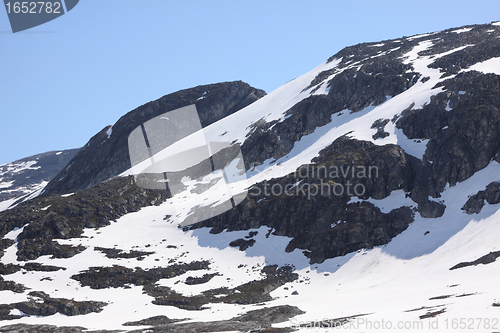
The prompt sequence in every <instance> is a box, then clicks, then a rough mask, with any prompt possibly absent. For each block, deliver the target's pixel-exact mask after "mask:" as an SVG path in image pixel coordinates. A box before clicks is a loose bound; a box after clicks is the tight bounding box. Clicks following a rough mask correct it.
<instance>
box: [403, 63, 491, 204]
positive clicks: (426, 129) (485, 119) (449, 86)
mask: <svg viewBox="0 0 500 333" xmlns="http://www.w3.org/2000/svg"><path fill="white" fill-rule="evenodd" d="M437 87H442V88H443V89H445V91H444V92H442V93H439V94H437V95H435V96H433V97H432V98H431V102H430V103H429V104H427V105H425V106H424V107H423V108H422V109H417V110H413V109H409V110H406V111H405V112H403V113H402V114H401V118H400V119H399V120H398V121H397V123H396V125H397V127H399V128H401V129H402V130H403V133H404V134H405V135H406V136H407V137H408V138H409V139H429V143H428V144H427V150H426V152H425V155H424V161H423V163H426V162H427V161H430V163H429V164H428V168H429V172H431V175H430V177H431V182H432V184H430V187H431V188H433V189H428V191H429V190H430V191H432V192H434V194H433V193H432V192H431V193H429V195H431V196H433V197H436V193H440V192H442V191H443V190H444V187H445V186H446V184H449V185H450V186H454V185H455V184H456V183H457V182H462V181H464V180H466V179H468V178H469V177H471V176H472V175H473V174H474V173H475V172H477V171H479V170H481V169H483V168H485V167H486V166H487V165H488V164H489V163H490V162H491V161H492V160H494V159H496V160H497V161H500V158H499V157H498V156H500V155H499V153H500V94H499V93H500V76H497V75H493V74H482V73H478V72H466V73H462V74H459V75H457V76H456V77H455V78H453V79H449V80H446V81H444V82H442V83H441V84H439V85H438V86H437ZM437 87H436V88H437Z"/></svg>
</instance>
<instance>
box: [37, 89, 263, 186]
mask: <svg viewBox="0 0 500 333" xmlns="http://www.w3.org/2000/svg"><path fill="white" fill-rule="evenodd" d="M264 95H265V92H264V91H263V90H259V89H255V88H252V87H251V86H249V85H248V84H246V83H243V82H241V81H237V82H225V83H219V84H211V85H205V86H198V87H195V88H191V89H186V90H181V91H178V92H176V93H173V94H170V95H166V96H164V97H162V98H160V99H158V100H156V101H153V102H149V103H147V104H145V105H142V106H140V107H138V108H137V109H135V110H133V111H130V112H129V113H127V114H126V115H124V116H123V117H121V118H120V119H119V120H118V121H117V122H116V123H115V124H114V125H113V126H112V133H111V135H110V136H109V138H108V134H107V132H108V130H109V129H110V128H111V126H108V127H106V128H104V129H103V130H102V131H101V132H99V133H98V134H96V135H95V136H94V137H93V138H91V139H90V141H89V142H88V143H87V144H86V145H85V146H84V147H83V148H82V149H81V151H80V152H79V153H78V154H77V155H76V156H75V157H74V159H73V160H71V162H70V163H69V165H68V166H67V167H66V168H64V169H63V170H62V171H61V172H60V173H59V174H58V175H57V177H56V178H54V180H53V181H51V182H50V183H49V184H48V185H47V187H46V191H45V193H44V195H54V194H64V193H69V192H74V191H77V190H82V189H86V188H89V187H90V186H92V185H94V184H97V183H99V182H102V181H105V180H107V179H110V178H112V177H114V176H116V175H119V174H120V173H122V172H124V171H126V170H127V169H129V168H130V167H131V165H130V157H129V152H128V136H129V134H130V133H131V132H132V131H133V130H134V129H135V128H136V127H137V126H140V125H141V124H142V123H144V122H145V121H148V120H150V119H152V118H154V117H156V116H158V115H161V114H163V113H166V112H168V111H172V110H175V109H178V108H181V107H184V106H188V105H191V104H196V107H197V110H198V113H199V117H200V121H201V124H202V126H208V125H210V124H212V123H214V122H216V121H218V120H220V119H222V118H224V117H226V116H228V115H230V114H232V113H234V112H236V111H238V110H240V109H242V108H243V107H245V106H247V105H249V104H251V103H253V102H254V101H256V100H258V99H259V98H261V97H263V96H264Z"/></svg>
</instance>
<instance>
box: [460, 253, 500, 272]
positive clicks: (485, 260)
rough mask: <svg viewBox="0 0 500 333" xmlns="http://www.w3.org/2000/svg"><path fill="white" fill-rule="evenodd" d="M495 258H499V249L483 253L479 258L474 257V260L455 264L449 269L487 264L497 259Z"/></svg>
mask: <svg viewBox="0 0 500 333" xmlns="http://www.w3.org/2000/svg"><path fill="white" fill-rule="evenodd" d="M497 258H500V251H494V252H490V253H488V254H487V255H484V256H482V257H481V258H479V259H476V260H474V261H468V262H461V263H459V264H456V265H455V266H453V267H452V268H450V271H452V270H454V269H459V268H464V267H470V266H477V265H479V264H482V265H488V264H491V263H494V262H495V261H496V260H497Z"/></svg>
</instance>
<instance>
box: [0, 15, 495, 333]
mask: <svg viewBox="0 0 500 333" xmlns="http://www.w3.org/2000/svg"><path fill="white" fill-rule="evenodd" d="M499 37H500V23H493V24H489V25H481V26H468V27H463V28H456V29H450V30H446V31H443V32H438V33H432V34H425V35H420V36H414V37H409V38H406V37H405V38H401V39H399V40H391V41H383V42H381V43H371V44H360V45H356V46H352V47H348V48H346V49H344V50H342V51H340V52H339V53H338V54H336V55H335V56H333V57H332V58H330V59H329V60H328V61H326V62H325V63H324V64H322V65H320V66H319V67H317V68H316V69H314V70H312V71H311V72H309V73H307V74H305V75H303V76H301V77H299V78H297V79H295V80H293V81H291V82H289V83H287V84H285V85H284V86H282V87H281V88H279V89H277V90H276V91H274V92H272V93H270V94H269V95H267V96H265V97H263V98H261V99H259V100H257V101H255V102H253V103H252V104H250V105H248V106H246V107H244V108H242V109H241V110H239V111H238V112H234V113H231V114H229V115H227V116H225V117H223V118H222V119H220V120H218V121H215V122H213V123H211V124H209V125H207V126H205V128H204V129H203V131H204V135H205V137H206V138H207V141H208V142H214V141H225V142H231V143H232V144H236V143H238V144H239V145H240V146H241V150H242V152H243V157H244V159H245V161H244V162H245V165H246V166H247V168H248V171H247V177H248V179H247V180H246V181H240V182H236V183H233V184H232V190H233V191H240V192H244V191H245V190H248V191H249V194H248V195H247V197H246V198H245V200H244V201H243V202H242V203H240V204H239V205H237V206H236V207H234V208H233V209H230V210H229V211H226V212H224V213H222V214H220V215H218V216H214V217H211V218H210V219H207V220H204V221H199V222H198V223H189V225H188V226H187V227H185V228H179V225H182V224H184V225H185V222H186V221H187V220H189V219H190V218H192V216H193V215H195V214H194V213H195V212H196V210H197V209H198V208H199V207H203V206H204V207H211V208H213V209H217V205H219V204H221V203H222V202H224V201H225V200H227V198H224V197H223V192H222V191H220V190H219V189H220V187H218V186H215V185H216V184H217V183H218V182H219V181H221V179H222V178H220V179H219V178H218V177H220V175H219V176H214V174H217V172H215V173H212V174H208V175H205V176H201V177H199V178H196V179H190V178H188V177H185V178H186V179H184V178H183V179H182V182H184V183H185V185H186V190H185V191H184V192H182V193H180V194H177V195H176V196H175V197H174V198H167V197H166V195H165V193H164V192H161V191H158V190H147V189H143V188H140V187H138V186H137V185H136V184H135V183H134V180H133V179H134V178H133V177H130V176H129V175H131V174H133V170H132V169H130V170H127V171H124V170H122V171H124V172H123V173H122V176H123V177H122V178H116V179H113V180H110V181H107V182H103V183H100V184H98V185H97V186H94V187H92V188H88V189H85V190H82V191H77V192H76V193H67V194H63V195H61V193H59V194H58V195H55V196H51V197H50V196H46V197H41V198H40V197H39V198H35V199H33V200H31V201H28V202H25V203H22V204H20V205H19V206H17V207H16V208H13V209H11V210H9V211H6V212H3V213H0V221H2V224H1V228H0V235H2V237H3V238H2V240H1V243H0V245H1V247H0V250H1V251H3V255H2V257H1V259H0V262H1V266H0V277H1V278H0V299H1V302H0V303H2V305H0V319H1V321H0V324H1V325H12V324H13V325H18V326H13V327H10V328H5V327H4V328H0V332H2V331H5V332H10V331H9V329H10V330H11V331H12V332H15V330H16V329H17V330H21V329H27V330H28V331H34V332H36V331H40V330H41V329H42V327H41V326H27V325H45V324H46V325H55V326H59V327H61V326H72V327H76V326H79V327H86V328H89V329H107V330H115V329H120V330H134V331H136V332H199V331H203V332H227V331H230V332H249V331H252V332H260V331H262V332H290V331H292V330H297V331H299V332H330V331H332V328H333V327H336V328H337V329H339V330H346V331H350V332H369V331H388V330H396V331H405V332H406V331H408V332H422V331H450V332H451V331H453V332H457V331H471V330H473V331H477V332H497V331H500V323H499V318H500V289H499V288H498V286H497V284H498V283H497V280H498V276H499V274H500V263H499V262H498V261H496V259H497V257H499V256H500V249H499V248H498V244H497V239H498V238H499V237H500V176H499V175H500V111H499V110H500V67H498V64H499V61H498V59H500V39H499ZM165 111H166V110H165ZM155 115H156V114H155ZM150 116H151V117H153V115H150ZM151 117H150V118H151ZM136 125H137V124H135V126H136ZM128 128H129V129H130V130H133V126H129V127H128ZM189 140H190V138H189V137H186V138H184V139H183V140H181V141H179V142H177V143H176V144H175V145H177V146H183V147H186V148H187V147H189ZM169 149H176V147H173V148H169ZM219 153H221V154H222V153H223V151H221V152H219ZM90 159H91V158H90ZM81 163H82V164H81V165H77V166H76V167H78V168H80V169H81V170H84V169H85V168H86V167H88V165H87V164H86V162H85V160H82V162H81ZM370 167H372V168H373V169H370ZM353 170H354V171H353ZM363 170H365V171H366V170H369V171H368V173H363V172H362V171H363ZM370 170H372V171H373V174H372V173H370ZM115 171H116V170H115ZM349 184H350V186H351V187H350V190H349ZM199 188H203V189H204V191H200V190H199ZM324 188H326V189H327V191H326V192H321V190H322V189H324ZM356 189H358V190H359V191H358V192H356ZM337 190H338V191H337ZM340 190H341V191H340ZM361 190H362V191H361ZM71 192H73V191H71ZM233 193H235V192H233ZM0 254H1V252H0ZM273 265H274V266H273ZM27 288H30V289H27ZM55 326H54V327H51V328H47V327H46V328H45V329H48V330H49V331H58V330H59V331H61V330H60V329H58V328H56V327H55ZM73 331H75V332H78V331H81V329H79V328H74V329H73Z"/></svg>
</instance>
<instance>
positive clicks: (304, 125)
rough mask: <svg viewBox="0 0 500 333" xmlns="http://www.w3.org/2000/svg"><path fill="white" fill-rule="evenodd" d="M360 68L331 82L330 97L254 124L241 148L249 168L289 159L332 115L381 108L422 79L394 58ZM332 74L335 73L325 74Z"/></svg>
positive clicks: (305, 102)
mask: <svg viewBox="0 0 500 333" xmlns="http://www.w3.org/2000/svg"><path fill="white" fill-rule="evenodd" d="M360 66H361V69H359V70H354V69H347V70H345V71H344V72H342V73H341V74H338V75H337V76H335V77H334V78H333V79H332V80H330V81H329V82H328V83H327V84H328V87H329V88H330V90H329V92H328V94H327V95H319V96H318V95H311V96H310V97H308V98H306V99H304V100H302V101H301V102H299V103H297V104H296V105H294V106H293V107H292V108H290V109H289V110H288V111H287V112H286V113H285V116H286V118H285V119H284V120H283V121H281V122H277V121H272V122H269V123H267V122H265V121H259V122H256V123H254V124H253V131H252V132H251V134H250V135H249V136H248V137H247V139H246V140H245V142H244V143H243V145H242V147H241V151H242V153H243V156H245V163H247V168H250V166H251V165H252V164H256V165H259V164H261V163H262V162H264V161H265V160H267V159H269V158H274V159H279V158H281V157H283V156H285V155H286V154H288V153H289V152H290V151H291V150H292V148H293V146H294V144H295V142H296V141H298V140H300V139H301V138H302V137H303V136H304V135H308V134H310V133H312V132H314V130H315V129H316V128H318V127H320V126H323V125H326V124H328V123H330V122H331V121H332V115H334V114H336V113H339V112H340V111H343V110H351V111H352V112H357V111H360V110H362V109H364V108H366V107H368V106H370V105H373V106H376V105H380V104H382V103H383V102H385V101H386V99H387V97H393V96H395V95H397V94H399V93H401V92H403V91H405V90H407V89H408V88H410V87H411V86H412V85H413V84H414V83H416V82H417V80H418V74H417V73H413V72H411V70H412V68H411V66H409V65H404V64H403V63H402V62H401V60H400V59H397V58H393V57H389V58H382V57H380V58H375V59H369V60H365V61H363V63H362V64H361V65H360ZM335 70H337V69H335ZM379 73H380V74H379ZM331 74H334V72H332V73H328V75H326V74H324V75H326V76H329V75H331ZM322 77H323V74H319V75H318V78H322ZM316 82H317V83H316ZM319 82H321V81H320V80H319V79H317V80H316V81H313V83H311V87H312V86H314V85H315V84H314V83H316V85H317V84H319ZM316 88H319V86H318V87H316ZM313 91H314V89H313Z"/></svg>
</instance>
